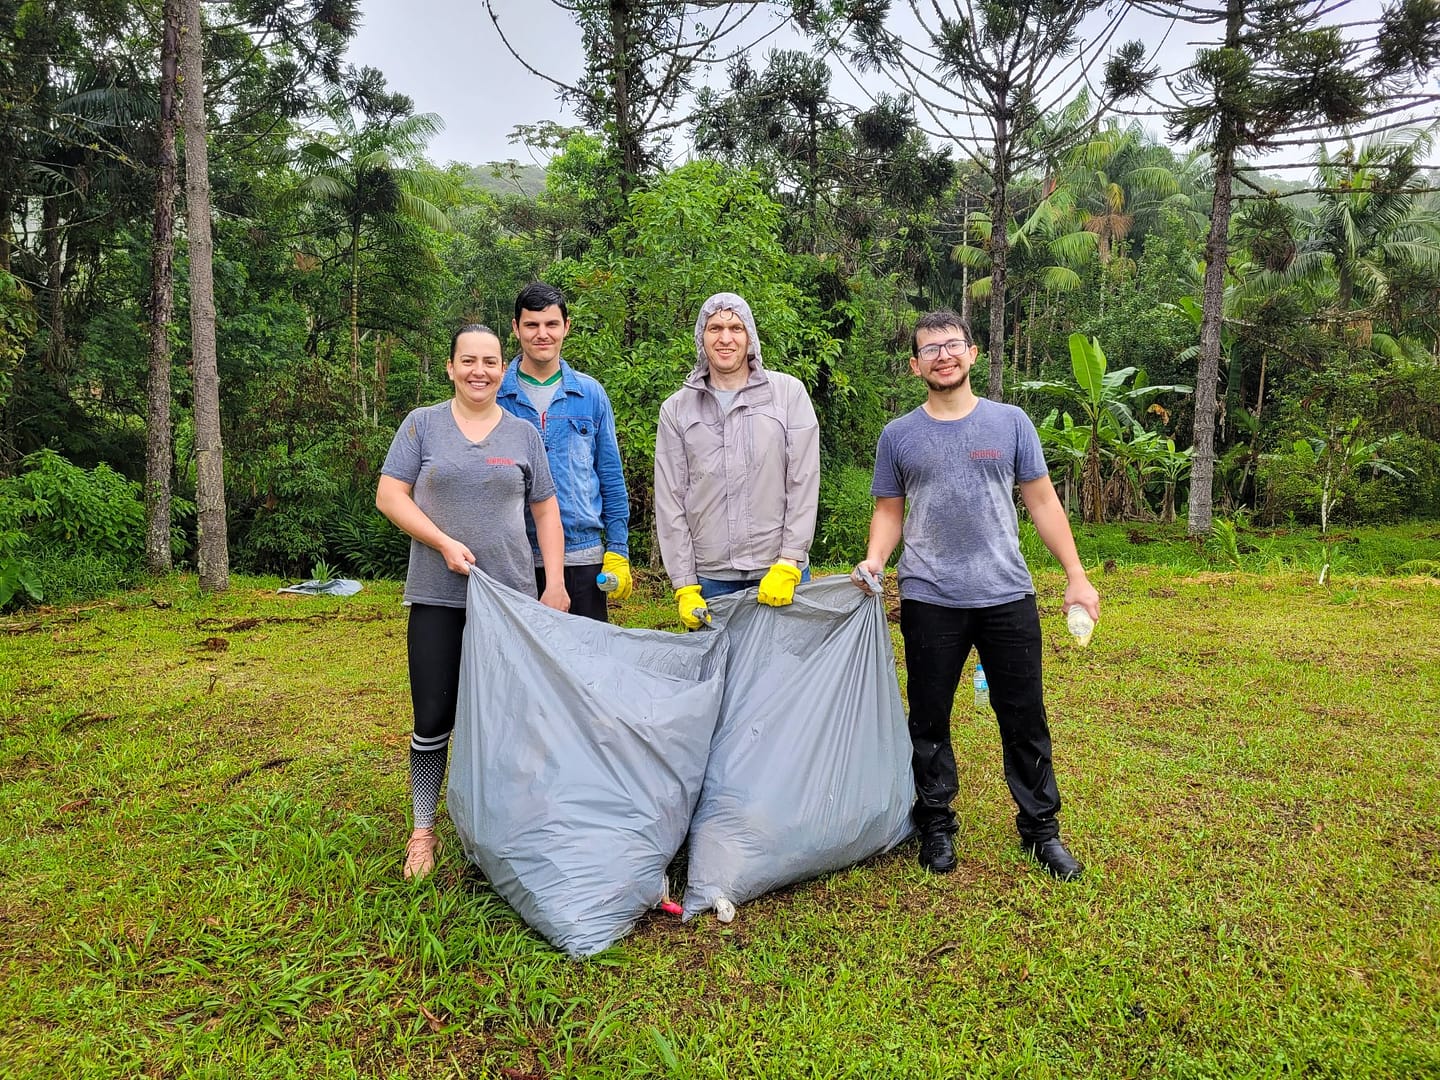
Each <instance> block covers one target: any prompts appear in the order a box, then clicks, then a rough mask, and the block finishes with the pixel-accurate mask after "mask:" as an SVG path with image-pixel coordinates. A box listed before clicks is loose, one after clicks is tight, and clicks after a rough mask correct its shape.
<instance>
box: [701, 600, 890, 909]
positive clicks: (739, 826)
mask: <svg viewBox="0 0 1440 1080" xmlns="http://www.w3.org/2000/svg"><path fill="white" fill-rule="evenodd" d="M710 609H711V611H712V612H714V615H715V621H716V624H717V625H722V626H723V633H724V635H725V637H727V638H728V639H729V641H730V655H729V658H728V661H727V666H726V675H725V700H724V702H723V704H722V705H721V708H720V723H719V726H718V727H717V728H716V731H715V739H714V741H713V742H712V744H711V747H710V764H709V765H708V767H707V768H706V772H705V787H704V789H703V790H702V791H701V793H700V805H699V806H697V807H696V808H695V817H694V819H693V820H692V821H691V822H690V862H689V874H688V879H687V882H686V888H685V918H686V919H690V918H692V917H694V916H695V915H698V914H699V913H700V912H702V911H706V910H708V909H710V908H713V907H714V906H715V903H716V901H717V900H718V899H720V898H722V897H723V898H724V899H725V900H726V901H728V902H729V903H731V904H740V903H744V902H745V901H746V900H752V899H754V898H755V897H757V896H760V895H762V894H764V893H767V892H769V891H770V890H771V889H777V888H779V887H781V886H783V885H789V884H791V883H793V882H796V881H804V880H806V879H808V878H813V877H818V876H819V875H821V874H825V873H829V872H831V871H834V870H839V869H841V868H843V867H846V866H850V865H852V864H854V863H856V862H859V861H860V860H861V859H865V858H868V857H869V856H871V855H876V854H878V853H880V852H882V851H888V850H889V849H890V848H892V847H894V846H895V845H896V844H898V843H900V841H902V840H904V839H905V838H906V837H907V836H909V835H910V832H911V828H912V826H911V822H910V808H911V805H912V804H913V803H914V801H915V783H914V780H913V778H912V776H911V772H910V735H909V730H908V728H907V727H906V723H905V710H904V707H903V706H902V705H901V703H900V688H899V686H898V684H897V683H896V680H895V655H894V652H893V650H892V649H891V645H890V628H889V626H888V625H887V624H886V621H885V608H884V604H883V602H882V601H881V599H880V598H879V597H876V596H870V595H867V594H865V593H862V592H861V591H860V590H859V589H857V588H855V586H854V585H853V584H851V582H850V579H849V578H848V577H843V576H836V577H827V578H822V579H821V580H819V581H812V582H808V583H806V584H802V585H800V586H798V587H797V588H796V590H795V601H794V603H792V604H791V605H789V606H788V607H783V608H772V607H766V606H764V605H761V604H757V603H756V602H755V590H754V589H753V588H752V589H748V590H746V591H744V592H739V593H734V594H731V595H730V596H723V597H719V598H718V599H715V600H712V601H710ZM692 636H693V635H692Z"/></svg>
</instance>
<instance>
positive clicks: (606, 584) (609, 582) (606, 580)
mask: <svg viewBox="0 0 1440 1080" xmlns="http://www.w3.org/2000/svg"><path fill="white" fill-rule="evenodd" d="M595 584H596V585H598V586H600V591H601V592H614V591H615V590H616V589H617V588H619V587H620V579H619V578H618V577H616V576H615V575H614V574H604V573H601V574H596V575H595Z"/></svg>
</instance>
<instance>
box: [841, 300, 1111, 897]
mask: <svg viewBox="0 0 1440 1080" xmlns="http://www.w3.org/2000/svg"><path fill="white" fill-rule="evenodd" d="M911 345H912V352H913V353H914V355H913V356H912V357H911V358H910V370H911V371H913V372H914V373H915V374H916V375H917V376H918V377H919V378H921V379H922V380H924V382H925V385H926V386H927V387H928V388H929V394H928V395H927V397H926V400H925V403H924V404H923V405H921V406H920V407H919V408H917V409H915V410H914V411H913V412H910V413H907V414H906V415H904V416H902V417H900V418H898V419H896V420H892V421H891V422H890V423H889V424H887V425H886V426H885V430H884V432H882V433H881V436H880V444H879V446H878V448H877V449H876V454H875V475H874V479H873V481H872V483H871V487H870V493H871V494H872V495H874V496H875V510H874V513H873V515H872V516H871V519H870V541H869V545H868V547H867V550H866V555H865V560H864V561H863V562H862V563H860V565H859V567H857V568H856V572H855V575H854V576H855V582H856V585H857V586H858V587H860V588H862V589H864V588H866V587H867V586H866V585H865V584H864V583H863V581H862V579H861V575H860V570H861V569H862V568H863V569H864V570H865V571H867V572H868V573H869V574H870V575H871V576H872V577H873V578H875V579H877V580H878V579H879V577H880V575H881V574H882V573H883V572H884V569H885V563H886V560H888V559H889V557H890V554H891V552H893V551H894V550H895V545H896V544H897V543H899V541H900V540H901V538H902V536H903V539H904V541H905V548H904V551H903V552H902V554H901V556H900V562H899V565H898V567H897V574H898V577H899V582H900V633H901V636H902V637H903V638H904V642H905V667H906V672H907V675H908V684H907V695H908V697H909V704H910V740H911V744H912V749H913V756H912V759H911V763H912V768H913V770H914V773H915V807H914V809H913V811H912V816H913V818H914V821H915V826H916V828H917V830H918V831H919V833H920V865H921V866H923V867H925V868H926V869H927V870H932V871H934V872H936V873H942V874H944V873H949V872H950V871H951V870H953V869H955V845H954V840H953V836H954V834H955V831H956V823H955V813H954V811H953V810H952V809H951V808H950V802H951V800H952V799H953V798H954V797H955V794H956V791H957V789H958V787H959V782H958V778H957V775H956V768H955V753H954V749H953V748H952V746H951V741H950V712H951V709H952V708H953V707H954V703H955V690H956V687H957V686H958V685H959V681H960V673H961V671H962V669H963V668H964V666H965V661H966V658H967V657H968V656H969V655H970V649H971V647H972V646H973V647H974V649H975V650H976V652H977V653H978V655H979V660H980V662H981V663H983V664H984V665H985V673H986V675H987V677H988V679H989V684H990V702H991V705H992V706H993V707H994V709H995V718H996V720H997V721H998V723H999V727H1000V743H1001V748H1002V750H1003V756H1004V766H1005V780H1006V783H1007V784H1008V785H1009V787H1010V794H1011V796H1012V797H1013V798H1014V800H1015V805H1016V806H1017V807H1018V810H1019V812H1018V813H1017V815H1016V818H1015V824H1016V827H1017V828H1018V829H1019V832H1020V847H1021V849H1022V850H1023V851H1024V852H1025V853H1026V854H1028V855H1029V856H1030V857H1031V858H1033V859H1035V860H1036V861H1037V862H1038V863H1039V864H1040V865H1041V866H1042V867H1043V868H1044V869H1045V870H1046V871H1048V872H1049V873H1050V874H1052V875H1054V876H1055V877H1057V878H1059V879H1060V880H1062V881H1070V880H1072V879H1074V878H1076V877H1078V876H1079V875H1080V873H1081V870H1082V867H1081V865H1080V863H1079V861H1078V860H1076V859H1075V857H1074V856H1072V855H1071V854H1070V852H1069V851H1068V850H1067V849H1066V847H1065V844H1064V843H1063V842H1062V841H1061V839H1060V825H1059V820H1058V816H1059V813H1060V790H1059V787H1058V786H1057V784H1056V782H1055V772H1054V770H1053V768H1052V767H1051V762H1050V728H1049V724H1048V722H1047V719H1046V715H1045V699H1044V690H1043V686H1042V683H1041V665H1040V660H1041V651H1042V649H1041V638H1040V616H1039V612H1038V610H1037V608H1036V606H1035V585H1034V582H1033V580H1032V579H1031V577H1030V571H1029V569H1028V568H1027V567H1026V565H1025V559H1024V557H1023V556H1022V555H1021V554H1020V540H1019V525H1018V520H1017V517H1016V513H1015V498H1014V491H1015V486H1016V484H1017V482H1018V484H1019V488H1020V499H1021V501H1022V502H1024V504H1025V509H1026V510H1027V511H1028V512H1029V514H1030V519H1031V520H1032V521H1033V522H1034V523H1035V529H1036V531H1037V532H1038V533H1039V534H1040V539H1041V540H1042V541H1043V542H1044V544H1045V546H1046V547H1047V548H1049V549H1050V552H1051V554H1053V555H1054V556H1055V558H1056V559H1057V560H1059V562H1060V565H1061V566H1062V567H1063V568H1064V570H1065V575H1066V579H1067V580H1066V586H1065V601H1064V610H1065V611H1069V609H1070V608H1071V607H1073V606H1075V605H1079V606H1080V607H1082V608H1084V609H1085V610H1086V611H1087V612H1089V614H1090V617H1091V618H1092V619H1096V620H1098V619H1099V617H1100V594H1099V593H1097V592H1096V591H1095V587H1094V586H1093V585H1091V584H1090V581H1089V579H1088V578H1086V576H1085V570H1084V568H1083V567H1082V566H1081V565H1080V557H1079V555H1078V554H1077V553H1076V551H1075V539H1074V537H1073V536H1072V535H1071V532H1070V521H1069V518H1067V517H1066V515H1065V510H1064V507H1063V506H1062V505H1061V503H1060V500H1059V499H1058V498H1057V497H1056V495H1055V488H1054V487H1053V485H1052V484H1051V483H1050V477H1049V472H1048V470H1047V468H1046V465H1045V457H1044V455H1043V454H1042V452H1041V448H1040V437H1039V435H1038V434H1037V433H1036V431H1035V425H1034V424H1033V423H1031V421H1030V418H1029V417H1028V416H1026V415H1025V413H1024V412H1023V411H1022V410H1020V409H1018V408H1016V407H1015V406H1013V405H1003V404H1000V403H998V402H993V401H987V400H985V399H983V398H977V397H976V396H975V392H974V390H973V389H972V388H971V386H970V368H971V366H972V365H973V364H974V363H975V356H976V348H975V345H974V344H973V339H972V337H971V334H970V326H969V324H968V323H967V322H966V320H964V319H962V318H961V317H960V316H958V315H956V314H955V313H954V312H953V311H935V312H931V313H929V314H927V315H924V316H922V317H921V318H920V319H919V321H918V322H917V323H916V324H915V332H914V335H913V337H912V339H911ZM907 499H908V500H909V512H908V513H907V512H906V505H905V504H906V500H907Z"/></svg>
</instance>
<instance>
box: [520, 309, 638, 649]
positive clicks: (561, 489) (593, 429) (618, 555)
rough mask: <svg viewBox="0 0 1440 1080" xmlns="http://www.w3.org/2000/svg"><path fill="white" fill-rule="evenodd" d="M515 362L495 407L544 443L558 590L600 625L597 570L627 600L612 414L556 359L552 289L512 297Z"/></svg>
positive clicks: (562, 316)
mask: <svg viewBox="0 0 1440 1080" xmlns="http://www.w3.org/2000/svg"><path fill="white" fill-rule="evenodd" d="M510 328H511V330H512V331H514V333H515V337H516V338H517V339H519V342H520V355H519V356H517V357H516V358H515V359H514V360H512V361H511V362H510V366H509V367H508V368H507V369H506V371H505V378H504V380H503V381H502V382H501V383H500V392H499V394H497V395H496V400H497V401H498V402H499V404H500V407H501V408H502V409H504V410H505V411H506V412H508V413H511V414H513V415H515V416H518V417H519V418H520V419H522V420H528V421H529V422H530V423H532V424H534V425H535V427H536V429H537V430H539V432H540V436H541V438H542V439H543V440H544V441H545V453H546V457H547V458H548V460H549V463H550V475H551V476H552V477H554V480H555V491H556V494H557V496H558V497H559V501H560V522H561V524H562V525H563V526H564V527H565V591H566V592H568V593H569V594H570V611H571V612H572V613H573V614H576V615H588V616H589V617H590V618H592V619H598V620H599V621H601V622H606V621H607V619H606V613H605V593H604V592H602V591H601V590H600V587H599V585H598V584H597V583H596V578H597V577H598V576H599V574H600V573H601V572H602V571H603V572H604V573H606V574H608V575H610V576H611V577H612V579H614V580H615V581H616V582H617V585H616V587H615V590H614V596H615V599H617V600H624V599H625V598H626V597H627V596H629V595H630V589H631V587H632V580H631V576H630V497H629V494H628V493H627V492H626V490H625V473H624V471H623V469H622V468H621V466H620V445H619V443H618V442H617V441H616V439H615V414H614V412H613V411H612V410H611V408H610V399H609V398H608V397H607V396H606V395H605V390H604V388H603V387H602V386H601V385H600V384H599V383H598V382H596V381H595V380H594V379H592V378H591V377H590V376H589V375H584V374H581V373H580V372H578V371H576V370H575V369H574V368H572V367H571V366H570V365H569V364H567V363H565V361H564V360H563V359H561V357H560V347H561V345H562V344H563V343H564V341H565V335H566V334H568V333H569V332H570V314H569V308H568V307H567V306H566V304H565V297H564V295H562V294H561V292H560V290H559V289H556V288H554V287H552V286H550V285H546V284H543V283H542V282H538V281H537V282H532V283H531V284H529V285H527V286H525V288H523V289H521V290H520V295H519V296H517V297H516V298H515V318H514V321H513V322H512V323H511V326H510ZM526 526H527V528H528V529H529V531H530V543H531V547H532V548H534V551H535V581H536V584H537V586H538V587H539V589H540V590H541V593H542V594H543V592H544V589H545V570H544V568H543V566H542V565H541V563H540V549H539V547H538V546H537V545H536V543H535V526H534V523H533V522H530V521H529V517H528V514H527V518H526Z"/></svg>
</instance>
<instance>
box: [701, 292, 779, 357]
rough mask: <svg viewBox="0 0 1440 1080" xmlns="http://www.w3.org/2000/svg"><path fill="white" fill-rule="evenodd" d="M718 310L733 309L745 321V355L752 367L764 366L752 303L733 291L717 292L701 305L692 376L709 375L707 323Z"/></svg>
mask: <svg viewBox="0 0 1440 1080" xmlns="http://www.w3.org/2000/svg"><path fill="white" fill-rule="evenodd" d="M717 311H733V312H734V313H735V314H736V315H739V316H740V318H741V320H743V321H744V323H745V333H746V347H745V355H746V356H747V357H749V359H750V363H751V366H752V367H756V368H759V367H764V364H762V363H761V361H760V334H759V332H758V331H757V330H756V329H755V316H754V315H752V314H750V305H749V304H747V303H746V302H745V301H744V300H743V299H742V298H741V297H739V296H737V295H735V293H733V292H721V293H716V294H715V295H714V296H712V297H710V299H709V300H706V301H705V303H703V304H701V305H700V315H699V317H698V318H696V320H695V370H694V371H692V372H691V377H692V378H693V377H694V376H696V375H701V376H704V375H708V374H709V373H710V359H709V357H707V356H706V355H705V323H706V322H707V321H708V320H709V318H710V316H711V315H714V314H715V313H716V312H717Z"/></svg>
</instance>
